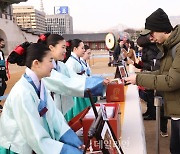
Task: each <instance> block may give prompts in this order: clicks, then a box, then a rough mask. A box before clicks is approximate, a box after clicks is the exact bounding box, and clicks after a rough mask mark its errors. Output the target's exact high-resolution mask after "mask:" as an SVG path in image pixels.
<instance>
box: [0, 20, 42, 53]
mask: <svg viewBox="0 0 180 154" xmlns="http://www.w3.org/2000/svg"><path fill="white" fill-rule="evenodd" d="M0 37H2V38H3V39H4V40H5V43H6V47H5V49H4V53H5V54H6V55H7V54H9V53H10V52H11V51H12V50H13V49H14V48H15V46H17V45H18V44H21V43H23V42H24V41H29V42H36V41H37V39H38V36H37V35H33V34H31V33H26V32H23V31H21V29H20V28H19V27H18V26H17V25H16V23H14V22H13V21H12V20H8V19H3V18H0Z"/></svg>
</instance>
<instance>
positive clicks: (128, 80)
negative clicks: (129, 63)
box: [124, 74, 137, 84]
mask: <svg viewBox="0 0 180 154" xmlns="http://www.w3.org/2000/svg"><path fill="white" fill-rule="evenodd" d="M136 76H137V75H136V74H132V75H130V76H129V77H126V78H125V79H124V80H125V81H126V83H131V84H136Z"/></svg>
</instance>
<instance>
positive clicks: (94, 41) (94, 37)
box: [62, 33, 108, 50]
mask: <svg viewBox="0 0 180 154" xmlns="http://www.w3.org/2000/svg"><path fill="white" fill-rule="evenodd" d="M107 34H108V33H91V34H63V35H62V36H63V37H64V38H65V40H73V39H80V40H82V41H83V42H84V44H87V45H88V46H89V47H90V49H91V50H106V49H107V48H106V44H105V37H106V35H107Z"/></svg>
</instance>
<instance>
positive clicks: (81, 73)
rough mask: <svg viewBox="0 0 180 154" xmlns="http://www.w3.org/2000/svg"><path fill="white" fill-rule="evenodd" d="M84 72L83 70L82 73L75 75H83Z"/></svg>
mask: <svg viewBox="0 0 180 154" xmlns="http://www.w3.org/2000/svg"><path fill="white" fill-rule="evenodd" d="M85 72H86V71H85V70H83V71H82V72H80V73H77V74H78V75H83V74H84V73H85Z"/></svg>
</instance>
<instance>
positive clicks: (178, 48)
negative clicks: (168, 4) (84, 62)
mask: <svg viewBox="0 0 180 154" xmlns="http://www.w3.org/2000/svg"><path fill="white" fill-rule="evenodd" d="M148 33H149V34H150V35H151V37H150V39H151V40H153V41H155V42H156V43H157V44H158V45H159V48H160V50H161V51H162V52H163V55H162V56H161V59H160V69H159V70H158V71H156V72H152V73H151V74H142V73H140V74H134V75H132V76H130V77H128V78H126V81H127V82H128V83H132V84H137V85H140V86H144V87H146V88H149V89H156V90H157V91H161V92H162V94H163V98H164V110H165V114H166V115H167V116H170V117H171V140H170V152H171V153H172V154H179V153H180V25H177V26H176V27H175V28H173V27H172V25H171V23H170V21H169V18H168V16H167V14H166V13H165V12H164V11H163V10H162V9H160V8H159V9H157V10H156V11H155V12H153V13H152V14H151V15H150V16H149V17H147V18H146V23H145V31H144V34H148ZM173 50H175V52H174V53H173V52H172V51H173Z"/></svg>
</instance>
